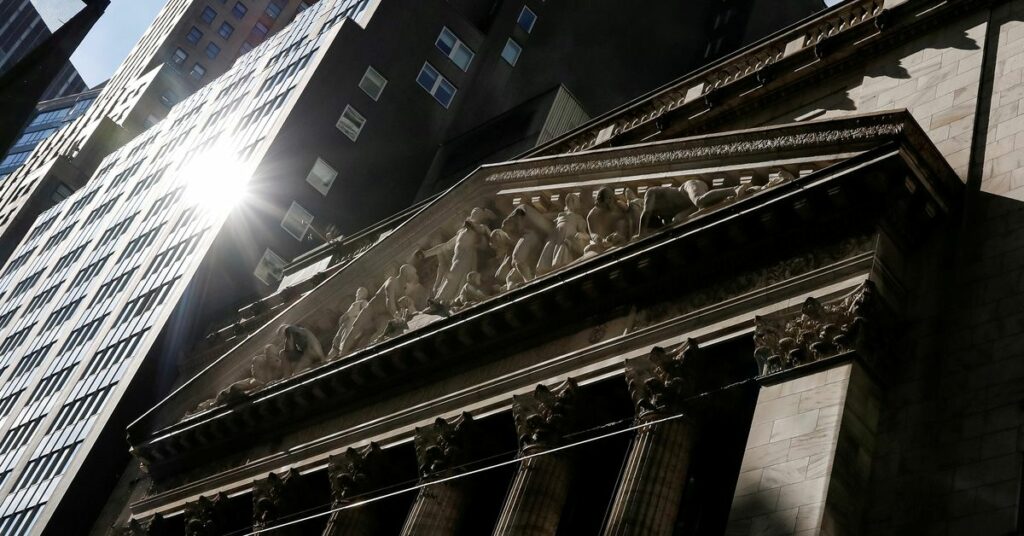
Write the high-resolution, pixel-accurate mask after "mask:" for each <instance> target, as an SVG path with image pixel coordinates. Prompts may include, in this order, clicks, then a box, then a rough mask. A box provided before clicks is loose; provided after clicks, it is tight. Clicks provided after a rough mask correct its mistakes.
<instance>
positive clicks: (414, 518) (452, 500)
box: [402, 481, 466, 536]
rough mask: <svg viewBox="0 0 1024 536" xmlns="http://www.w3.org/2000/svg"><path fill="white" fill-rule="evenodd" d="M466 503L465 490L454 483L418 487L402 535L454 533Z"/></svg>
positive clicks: (441, 535) (425, 535) (459, 484)
mask: <svg viewBox="0 0 1024 536" xmlns="http://www.w3.org/2000/svg"><path fill="white" fill-rule="evenodd" d="M465 503H466V491H465V486H464V485H463V483H461V482H458V481H448V482H438V483H436V484H430V485H428V486H425V487H423V488H420V491H419V493H417V494H416V500H415V501H413V504H412V509H411V510H410V511H409V517H407V518H406V519H405V525H404V526H403V527H402V536H432V535H438V536H444V535H446V534H455V531H456V529H457V528H458V523H459V521H460V519H461V516H462V512H463V511H464V508H463V507H464V506H465Z"/></svg>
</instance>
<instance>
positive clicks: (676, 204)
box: [635, 179, 737, 237]
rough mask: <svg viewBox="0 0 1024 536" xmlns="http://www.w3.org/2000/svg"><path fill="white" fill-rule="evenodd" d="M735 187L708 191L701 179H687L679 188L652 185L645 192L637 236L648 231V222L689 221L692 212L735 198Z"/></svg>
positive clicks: (649, 226) (666, 223)
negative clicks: (652, 186) (687, 219)
mask: <svg viewBox="0 0 1024 536" xmlns="http://www.w3.org/2000/svg"><path fill="white" fill-rule="evenodd" d="M736 195H737V188H735V187H728V188H716V189H713V190H712V189H710V188H709V186H708V183H706V182H704V181H703V180H701V179H690V180H687V181H686V182H684V183H683V184H682V185H681V186H679V187H678V188H673V187H671V186H655V187H654V188H650V189H648V190H647V192H645V193H644V210H643V213H642V214H641V215H640V225H639V226H638V228H637V230H636V235H635V236H636V237H639V236H641V235H642V234H643V233H645V232H647V231H650V229H651V223H652V222H651V220H652V219H653V220H655V221H657V222H659V223H660V224H661V225H668V224H670V223H676V222H680V221H683V220H685V219H686V218H689V217H690V216H691V215H693V213H694V212H697V211H698V210H701V209H706V208H710V207H713V206H715V205H717V204H719V203H723V202H725V201H729V200H732V199H735V198H736Z"/></svg>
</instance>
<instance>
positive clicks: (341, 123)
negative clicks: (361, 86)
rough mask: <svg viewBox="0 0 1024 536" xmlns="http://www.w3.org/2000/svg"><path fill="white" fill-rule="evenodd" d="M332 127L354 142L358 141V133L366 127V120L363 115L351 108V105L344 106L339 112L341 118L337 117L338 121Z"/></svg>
mask: <svg viewBox="0 0 1024 536" xmlns="http://www.w3.org/2000/svg"><path fill="white" fill-rule="evenodd" d="M334 126H335V127H336V128H337V129H338V130H340V131H341V133H342V134H344V135H345V136H346V137H347V138H348V139H350V140H352V141H356V140H357V139H359V133H361V132H362V131H363V127H365V126H366V118H365V117H363V114H361V113H359V110H356V109H355V108H353V107H352V105H350V104H346V105H345V110H344V111H342V112H341V116H340V117H338V121H337V122H336V123H335V124H334Z"/></svg>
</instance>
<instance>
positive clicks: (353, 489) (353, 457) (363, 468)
mask: <svg viewBox="0 0 1024 536" xmlns="http://www.w3.org/2000/svg"><path fill="white" fill-rule="evenodd" d="M383 458H384V455H383V452H382V451H381V448H380V445H378V444H376V443H370V444H369V445H367V446H365V447H362V448H360V449H355V448H349V449H348V450H346V451H345V452H343V453H341V454H338V455H335V456H331V457H330V458H328V461H327V475H328V477H329V478H330V480H331V500H332V501H333V502H334V504H335V505H338V504H342V503H345V502H347V501H349V500H351V499H352V498H353V497H356V496H358V495H362V494H364V493H367V492H370V491H373V489H374V487H373V482H374V479H375V478H377V477H378V476H379V475H380V474H381V473H382V472H383V462H384V460H383Z"/></svg>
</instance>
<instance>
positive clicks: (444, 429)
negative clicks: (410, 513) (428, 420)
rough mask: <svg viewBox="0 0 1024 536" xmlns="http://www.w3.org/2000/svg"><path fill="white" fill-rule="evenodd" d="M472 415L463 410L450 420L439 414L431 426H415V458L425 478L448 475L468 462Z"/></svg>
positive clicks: (422, 476) (421, 474) (421, 475)
mask: <svg viewBox="0 0 1024 536" xmlns="http://www.w3.org/2000/svg"><path fill="white" fill-rule="evenodd" d="M473 428H474V426H473V416H472V415H470V414H468V413H463V414H461V415H459V416H457V417H454V418H452V419H447V420H446V419H444V418H441V417H438V418H437V420H435V421H434V423H433V424H431V425H430V426H424V427H422V428H416V438H415V440H414V445H415V447H416V461H417V463H418V468H419V472H420V477H421V478H423V479H424V480H429V479H431V478H438V477H444V476H448V475H449V474H451V473H453V472H454V471H453V469H455V468H457V467H458V466H460V465H462V464H464V463H466V462H467V461H468V457H467V453H468V451H469V450H470V443H469V441H468V440H467V439H468V438H467V436H469V435H471V434H472V430H473Z"/></svg>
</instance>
